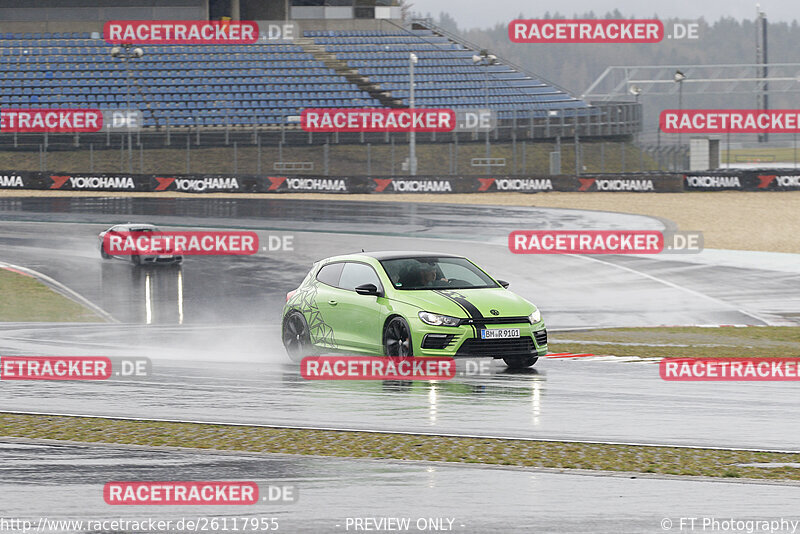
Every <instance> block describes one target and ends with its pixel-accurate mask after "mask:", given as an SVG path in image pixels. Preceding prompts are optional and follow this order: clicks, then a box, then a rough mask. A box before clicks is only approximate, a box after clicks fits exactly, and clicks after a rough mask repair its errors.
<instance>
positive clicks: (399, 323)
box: [281, 252, 547, 368]
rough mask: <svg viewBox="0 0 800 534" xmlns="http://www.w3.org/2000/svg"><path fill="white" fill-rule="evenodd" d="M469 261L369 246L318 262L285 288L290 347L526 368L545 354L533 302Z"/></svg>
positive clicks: (301, 353)
mask: <svg viewBox="0 0 800 534" xmlns="http://www.w3.org/2000/svg"><path fill="white" fill-rule="evenodd" d="M507 286H508V284H506V283H503V282H499V281H497V280H495V279H494V278H492V277H491V276H489V275H488V274H487V273H486V272H484V271H483V270H482V269H480V268H479V267H478V266H476V265H475V264H474V263H472V262H471V261H470V260H468V259H466V258H464V257H461V256H455V255H449V254H437V253H430V252H372V253H360V254H350V255H346V256H336V257H332V258H327V259H324V260H321V261H319V262H317V263H315V264H314V267H313V268H312V269H311V271H310V272H309V273H308V275H307V276H306V278H305V279H304V280H303V282H302V283H301V284H300V286H299V287H298V288H297V289H296V290H294V291H292V292H290V293H289V294H288V295H287V301H286V305H285V306H284V309H283V320H282V328H281V336H282V340H283V344H284V347H285V348H286V351H287V353H288V354H289V356H290V357H291V358H292V359H293V360H295V361H299V360H300V359H302V358H303V357H305V356H311V355H315V354H324V353H345V354H354V355H375V356H415V357H425V356H446V357H455V358H459V357H487V358H502V359H503V360H504V361H505V362H506V364H507V365H508V366H509V367H513V368H522V367H529V366H531V365H533V364H534V363H536V361H537V359H538V357H539V356H542V355H544V354H546V353H547V330H546V329H545V326H544V321H543V320H542V318H541V315H540V313H539V311H538V310H537V308H536V306H534V305H533V304H531V303H530V302H528V301H527V300H525V299H523V298H522V297H520V296H518V295H516V294H514V293H513V292H511V291H509V290H508V289H507V288H506V287H507Z"/></svg>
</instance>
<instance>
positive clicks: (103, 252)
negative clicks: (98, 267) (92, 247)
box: [100, 243, 111, 260]
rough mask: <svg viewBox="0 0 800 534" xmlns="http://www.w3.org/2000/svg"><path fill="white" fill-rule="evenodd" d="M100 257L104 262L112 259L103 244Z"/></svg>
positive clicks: (101, 244)
mask: <svg viewBox="0 0 800 534" xmlns="http://www.w3.org/2000/svg"><path fill="white" fill-rule="evenodd" d="M100 257H101V258H103V259H104V260H110V259H111V254H109V253H108V252H106V249H105V248H104V247H103V243H100Z"/></svg>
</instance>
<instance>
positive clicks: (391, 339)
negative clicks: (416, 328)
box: [383, 317, 414, 358]
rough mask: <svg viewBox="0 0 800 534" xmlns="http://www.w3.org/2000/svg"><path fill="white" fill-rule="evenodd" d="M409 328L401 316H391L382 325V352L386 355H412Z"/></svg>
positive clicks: (397, 356)
mask: <svg viewBox="0 0 800 534" xmlns="http://www.w3.org/2000/svg"><path fill="white" fill-rule="evenodd" d="M413 350H414V349H413V345H412V344H411V329H410V328H409V327H408V323H407V322H406V320H405V319H403V318H402V317H393V318H392V319H391V320H390V321H389V322H388V323H386V326H384V327H383V353H384V354H385V355H386V356H391V357H396V358H400V357H402V358H405V357H410V356H413V355H414V354H413Z"/></svg>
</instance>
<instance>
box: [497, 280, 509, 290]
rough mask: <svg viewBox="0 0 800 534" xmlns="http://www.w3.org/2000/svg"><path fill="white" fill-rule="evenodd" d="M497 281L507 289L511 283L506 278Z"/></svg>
mask: <svg viewBox="0 0 800 534" xmlns="http://www.w3.org/2000/svg"><path fill="white" fill-rule="evenodd" d="M497 283H498V284H500V285H501V286H503V287H504V288H505V289H508V286H509V285H510V284H509V283H508V282H506V281H505V280H497Z"/></svg>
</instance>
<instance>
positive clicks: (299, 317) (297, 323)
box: [282, 311, 312, 362]
mask: <svg viewBox="0 0 800 534" xmlns="http://www.w3.org/2000/svg"><path fill="white" fill-rule="evenodd" d="M282 337H283V346H284V348H285V349H286V354H288V355H289V358H291V359H292V361H294V362H299V361H301V360H302V359H303V358H305V357H306V356H311V353H312V346H311V334H310V333H309V330H308V323H307V322H306V318H305V317H303V314H302V313H300V312H297V311H294V312H290V313H289V314H287V315H286V317H285V318H284V319H283V330H282Z"/></svg>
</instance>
